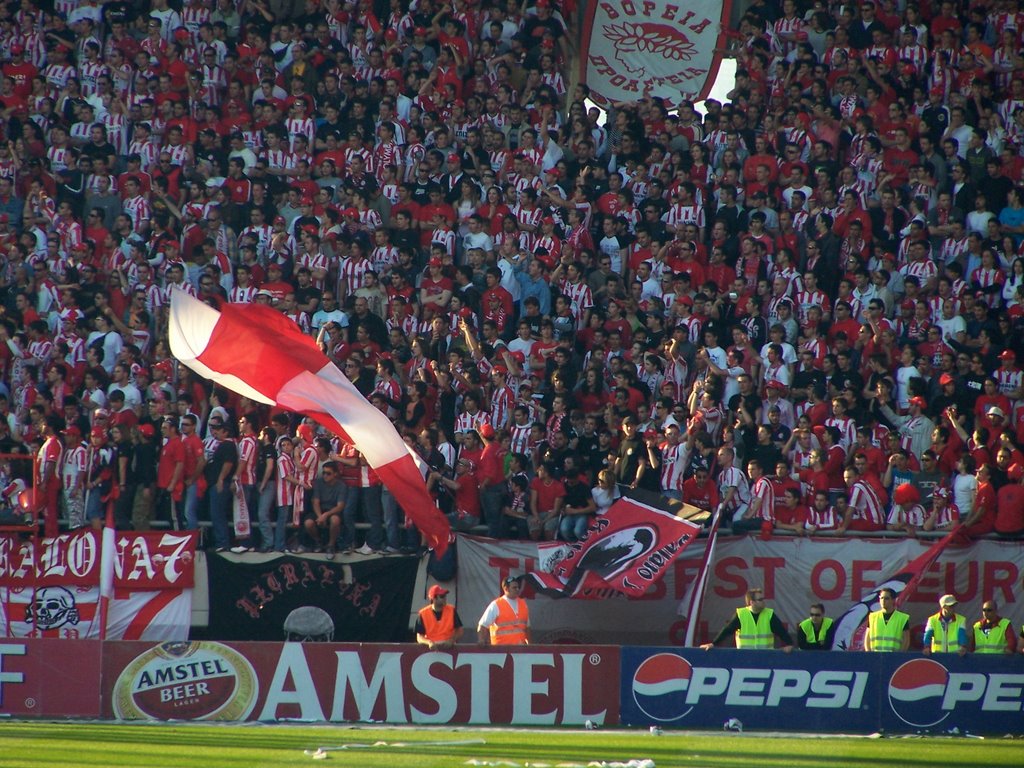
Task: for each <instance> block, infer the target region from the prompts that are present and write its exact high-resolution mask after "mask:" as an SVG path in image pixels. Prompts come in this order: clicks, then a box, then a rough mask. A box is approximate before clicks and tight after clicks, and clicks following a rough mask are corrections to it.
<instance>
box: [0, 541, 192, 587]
mask: <svg viewBox="0 0 1024 768" xmlns="http://www.w3.org/2000/svg"><path fill="white" fill-rule="evenodd" d="M197 540H198V534H197V533H195V532H191V533H189V532H181V533H172V532H160V531H147V532H145V533H138V532H134V531H118V532H117V533H116V534H115V538H114V562H113V574H114V581H113V586H114V587H115V588H121V589H132V590H153V589H187V588H190V587H192V586H193V584H194V580H195V567H194V566H195V557H196V541H197ZM41 545H42V546H41V551H40V552H38V553H37V552H36V551H35V549H34V548H33V546H32V542H31V540H23V539H20V538H19V537H18V536H14V535H6V534H5V535H0V586H4V587H23V588H24V587H28V588H31V587H45V586H54V585H60V586H65V587H67V586H86V587H88V586H99V584H100V570H101V569H100V559H101V542H100V536H99V535H98V534H97V533H96V532H95V531H92V530H88V529H79V530H77V531H71V532H70V533H65V534H62V535H60V536H57V537H55V538H52V539H43V540H42V542H41Z"/></svg>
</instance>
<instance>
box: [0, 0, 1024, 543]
mask: <svg viewBox="0 0 1024 768" xmlns="http://www.w3.org/2000/svg"><path fill="white" fill-rule="evenodd" d="M576 15H577V13H576V9H575V8H574V4H573V3H572V2H571V0H563V1H562V2H559V0H536V2H534V0H525V1H524V2H523V3H522V4H519V3H516V2H514V1H512V2H507V3H506V2H491V1H490V0H482V1H481V2H476V0H454V2H452V3H447V2H438V1H437V0H415V1H414V2H411V3H410V2H408V0H390V3H385V2H382V1H379V2H371V1H370V0H359V1H358V2H354V3H353V2H342V1H341V0H306V2H299V1H298V0H292V1H289V0H218V1H217V2H215V3H209V2H203V1H202V0H186V1H185V3H184V6H183V7H182V6H181V5H179V4H178V3H175V2H169V1H168V0H151V2H135V3H131V2H122V1H119V0H112V1H111V2H98V1H97V0H83V1H82V2H78V1H77V0H54V2H52V3H43V4H39V3H34V2H32V1H31V0H21V2H17V3H14V2H12V3H5V4H3V5H0V59H2V60H3V65H2V78H3V79H2V85H0V119H2V127H3V141H2V142H0V249H2V254H3V270H2V283H0V288H2V291H3V296H2V299H3V301H2V307H0V311H2V313H3V314H2V324H0V337H2V341H3V342H4V343H3V344H0V365H2V367H3V368H2V370H3V386H2V388H0V412H2V413H3V415H4V418H3V419H0V451H2V452H5V453H24V454H27V455H31V456H34V457H35V461H34V462H33V466H34V476H32V477H29V476H28V475H27V472H26V471H24V470H23V469H20V467H22V465H23V464H27V462H18V461H11V462H9V463H8V466H7V469H6V471H7V475H8V480H9V483H8V484H5V485H6V491H5V498H6V499H7V500H8V501H9V502H13V501H14V500H15V499H16V498H17V496H18V494H17V493H16V492H17V491H18V490H19V489H21V488H24V487H26V486H27V485H31V486H33V487H34V488H35V491H36V498H37V499H39V501H38V505H39V507H40V509H44V512H43V513H42V514H41V517H42V518H43V521H44V523H45V526H44V530H45V532H46V534H47V535H52V534H54V533H55V532H56V531H57V530H58V520H59V519H64V520H66V522H67V524H68V525H70V526H73V527H74V526H79V525H83V524H85V525H88V524H92V525H96V526H99V525H101V524H102V520H103V518H104V512H105V505H106V503H107V502H112V503H113V504H114V507H115V510H116V524H117V525H118V526H128V525H132V526H135V527H136V528H140V529H145V528H147V527H148V526H149V525H151V524H152V523H153V522H154V521H157V520H159V521H163V522H164V523H174V524H176V525H179V526H182V527H187V528H194V527H196V526H197V525H198V524H199V521H200V520H201V519H207V518H208V519H210V520H211V521H212V538H211V540H210V542H209V543H210V545H211V546H213V547H215V548H216V549H218V550H223V549H226V548H228V547H230V546H231V545H232V544H234V545H235V546H236V548H237V549H240V550H241V549H247V548H250V547H258V548H261V549H265V550H269V549H284V548H286V547H287V548H291V549H297V548H302V547H311V548H313V549H321V548H326V550H327V551H328V553H331V554H333V553H334V551H335V550H344V549H352V548H356V547H360V551H363V552H371V551H401V550H403V549H409V548H415V547H416V546H418V545H419V537H418V535H417V533H416V531H415V530H414V529H413V528H412V527H411V526H409V525H408V524H407V523H406V522H405V521H404V520H403V515H402V513H401V510H400V509H398V508H397V506H396V504H395V502H394V499H393V498H392V497H391V496H390V495H389V493H388V491H387V489H386V488H383V487H382V486H381V484H380V481H379V479H377V478H376V476H375V475H374V473H373V471H372V470H371V469H370V468H369V467H368V466H367V465H366V463H365V460H363V459H362V458H361V456H360V453H359V451H358V446H353V445H347V444H344V443H342V442H340V441H339V440H338V438H337V437H336V436H332V435H327V434H320V433H318V432H317V430H316V428H315V427H314V426H313V425H312V424H309V423H301V420H300V419H299V418H298V417H297V416H296V415H295V414H288V413H279V412H272V411H270V410H268V409H266V408H265V407H263V406H260V405H259V404H257V403H254V402H251V401H248V400H246V399H245V398H240V397H238V396H236V395H234V394H232V393H230V392H228V391H226V390H223V389H221V388H219V387H212V386H210V385H209V383H208V382H205V381H203V380H201V379H200V378H198V377H197V376H196V374H194V373H193V372H191V371H190V370H188V369H186V368H184V367H183V366H181V365H177V364H176V363H175V361H174V360H173V358H172V357H171V355H170V352H169V349H168V344H167V322H168V306H169V296H170V292H171V291H172V290H174V289H181V290H184V291H186V292H188V293H190V294H193V295H196V296H198V297H199V298H200V299H202V300H204V301H207V302H209V303H211V304H213V305H215V306H216V305H219V304H220V303H222V302H261V303H265V304H267V305H269V306H271V307H273V308H276V309H277V310H279V311H280V312H282V313H284V314H285V315H286V316H287V317H289V318H291V319H293V320H294V321H295V322H296V323H298V324H299V326H301V327H302V328H303V329H306V330H308V332H309V334H310V335H312V336H314V337H315V338H316V340H317V343H318V344H319V345H320V346H321V348H322V349H323V350H324V351H325V353H326V354H327V355H328V356H329V357H330V359H331V360H332V361H334V362H335V363H336V364H337V365H338V366H339V367H340V368H341V369H342V370H343V371H344V372H345V374H346V375H347V376H348V377H349V379H351V381H352V382H353V383H354V384H355V385H356V387H358V388H359V390H360V391H361V392H363V393H364V394H365V396H366V397H367V398H368V399H369V400H370V401H371V402H372V403H373V404H374V405H375V406H376V407H378V408H380V409H381V410H382V411H384V412H386V413H387V414H388V415H389V416H390V417H391V418H392V419H393V421H394V423H395V425H396V427H397V428H398V430H399V431H400V432H401V433H402V434H403V436H405V438H406V440H407V441H408V442H409V443H410V445H412V446H414V447H415V449H416V450H418V451H419V452H420V454H421V455H422V456H423V458H424V460H425V461H426V463H427V464H428V465H429V467H430V473H429V476H428V483H429V486H430V488H431V489H432V491H433V492H434V493H435V494H436V495H437V497H438V499H439V502H440V504H441V506H442V508H443V509H444V510H445V512H446V513H448V514H449V516H450V519H451V520H452V522H453V525H454V527H456V528H457V529H472V528H475V527H476V526H480V525H482V526H486V531H487V533H488V534H489V535H491V536H501V537H521V538H527V537H530V538H534V539H539V538H546V539H551V538H555V537H561V538H562V539H566V540H574V539H576V538H578V537H579V536H580V535H581V534H582V532H583V531H584V530H585V529H586V527H587V523H588V522H589V521H590V520H591V519H592V516H593V515H598V514H602V513H603V512H604V511H605V510H607V509H608V508H609V507H610V506H611V504H612V503H613V501H614V500H615V499H616V498H617V497H619V496H620V494H621V493H622V492H623V491H625V490H626V489H628V488H642V489H646V490H649V491H651V492H654V493H656V494H661V495H663V496H665V497H670V498H675V499H680V500H683V501H685V502H687V503H689V504H692V505H695V506H698V507H701V508H703V509H706V510H708V511H711V512H714V513H716V514H720V515H721V516H722V520H723V523H724V524H725V525H726V526H731V527H732V529H733V530H735V531H755V530H756V531H764V532H766V533H767V532H769V531H771V530H773V529H777V530H784V531H789V532H791V533H793V534H796V535H802V534H807V533H811V532H816V533H823V532H836V533H845V532H847V531H862V532H877V531H883V530H886V529H889V530H892V531H902V532H905V533H906V534H908V535H913V534H914V533H915V532H916V531H918V530H944V529H949V528H951V527H953V526H954V525H956V524H958V523H963V524H964V527H963V529H962V530H963V531H964V532H965V533H966V535H970V536H976V535H984V534H987V533H990V532H996V533H999V534H1004V535H1015V534H1018V533H1020V532H1021V531H1022V529H1024V503H1022V501H1024V484H1022V483H1024V449H1022V447H1021V446H1024V400H1022V398H1024V372H1022V371H1021V369H1020V368H1019V367H1018V365H1017V360H1018V358H1020V359H1022V360H1024V357H1021V356H1022V355H1024V335H1022V334H1021V333H1020V332H1019V329H1020V326H1021V324H1022V323H1024V317H1022V316H1024V303H1022V302H1024V259H1022V258H1021V257H1020V255H1019V254H1021V253H1022V243H1024V186H1022V184H1024V178H1022V171H1024V156H1022V155H1024V61H1022V59H1021V57H1020V48H1021V37H1022V33H1024V12H1019V11H1018V3H1017V2H1015V0H993V2H990V3H983V2H982V3H973V4H970V5H969V6H968V4H967V3H965V2H954V1H953V0H944V2H941V3H924V4H907V3H902V2H900V3H893V2H891V0H885V1H884V2H871V1H870V0H868V1H865V2H861V3H859V4H857V3H853V4H839V3H831V4H827V3H824V2H821V0H818V1H817V2H815V3H813V4H811V3H803V4H800V3H796V2H794V0H782V2H781V3H776V2H772V1H771V0H754V2H753V4H752V6H751V7H750V9H749V11H748V12H747V13H746V15H745V16H744V17H743V20H742V22H741V23H740V25H739V28H738V30H737V31H729V32H727V33H726V34H727V35H728V37H729V38H730V40H731V46H732V48H733V53H734V55H735V56H736V58H737V59H738V69H737V72H736V82H735V87H734V88H733V90H732V91H731V92H730V93H729V95H728V101H727V103H717V102H715V101H712V100H708V101H705V102H704V103H703V109H704V114H701V113H698V112H697V111H695V109H694V105H693V103H692V102H690V101H686V100H682V101H681V102H680V103H679V105H678V107H677V108H673V109H672V110H669V109H667V106H666V104H665V103H663V102H662V101H661V100H660V99H658V98H654V97H652V96H650V95H649V94H644V95H643V96H642V97H641V98H640V99H638V100H637V101H636V102H633V103H621V104H604V108H603V109H599V108H597V107H594V106H591V102H590V101H589V100H588V99H589V96H590V92H589V89H588V88H587V86H586V85H585V84H582V83H581V84H577V85H574V86H572V87H571V88H570V82H569V75H568V73H569V71H570V68H571V66H572V65H573V62H574V56H577V55H578V54H579V51H578V50H577V48H576V43H575V41H576V40H578V39H579V30H578V29H577V28H576V25H575V18H576ZM240 354H244V350H241V351H240ZM19 483H20V485H19ZM236 496H241V497H244V498H245V499H246V500H247V502H248V508H249V509H250V510H251V512H252V519H253V530H254V532H253V534H252V535H251V536H247V537H241V538H234V539H233V538H232V535H231V534H232V531H231V530H230V523H229V521H230V520H231V518H232V499H233V498H234V497H236ZM360 522H363V523H366V524H368V525H364V526H359V527H358V528H357V523H360ZM289 528H294V529H296V530H297V531H301V535H299V534H297V535H295V536H291V535H290V534H289ZM363 529H366V530H365V538H364V537H363Z"/></svg>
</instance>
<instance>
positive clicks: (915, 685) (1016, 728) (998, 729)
mask: <svg viewBox="0 0 1024 768" xmlns="http://www.w3.org/2000/svg"><path fill="white" fill-rule="evenodd" d="M899 657H902V658H896V659H893V661H894V662H895V663H893V664H886V665H885V666H884V668H883V670H882V672H883V681H884V687H883V690H882V701H881V703H880V706H879V708H878V710H879V713H880V715H881V727H882V728H884V729H885V730H887V731H908V730H909V731H915V732H916V731H930V732H932V733H935V732H948V731H951V730H953V729H954V728H956V729H959V730H960V732H968V733H977V734H993V735H1005V734H1008V733H1013V734H1020V733H1021V732H1022V731H1024V714H1022V712H1024V657H1022V656H1021V655H1020V654H1017V655H1016V656H1012V657H1007V656H978V655H973V656H967V657H964V658H961V657H960V656H956V655H938V654H936V655H932V656H930V657H923V656H914V657H909V656H908V655H906V654H899Z"/></svg>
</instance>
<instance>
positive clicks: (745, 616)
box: [701, 587, 793, 653]
mask: <svg viewBox="0 0 1024 768" xmlns="http://www.w3.org/2000/svg"><path fill="white" fill-rule="evenodd" d="M746 603H747V604H746V605H745V606H743V607H742V608H737V609H736V616H735V617H733V620H732V621H730V622H729V623H728V624H726V625H725V626H724V627H722V629H721V630H720V631H719V633H718V634H717V635H715V639H714V640H712V641H711V642H710V643H704V644H703V645H702V646H701V648H703V649H704V650H705V651H710V650H711V649H712V648H714V647H715V646H716V645H718V643H720V642H721V641H722V640H724V639H725V638H727V637H728V636H730V635H733V636H734V637H735V639H736V647H737V648H743V649H755V650H770V649H772V648H774V647H775V638H778V639H779V642H780V643H781V644H782V645H781V647H782V650H783V651H785V652H786V653H789V652H790V651H792V650H793V638H792V637H790V634H789V632H788V631H787V630H786V627H785V625H783V623H782V621H781V620H780V619H779V617H778V616H776V615H775V611H773V610H772V609H771V608H766V607H765V605H764V590H762V589H761V588H760V587H755V588H754V589H751V590H748V591H747V599H746Z"/></svg>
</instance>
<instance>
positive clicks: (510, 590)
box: [476, 575, 530, 645]
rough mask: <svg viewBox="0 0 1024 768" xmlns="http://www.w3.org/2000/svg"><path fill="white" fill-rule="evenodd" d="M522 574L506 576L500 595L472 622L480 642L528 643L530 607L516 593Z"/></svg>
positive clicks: (520, 586)
mask: <svg viewBox="0 0 1024 768" xmlns="http://www.w3.org/2000/svg"><path fill="white" fill-rule="evenodd" d="M522 587H523V577H522V576H511V575H509V576H506V577H505V579H504V580H503V581H502V582H501V592H502V594H501V597H499V598H497V599H496V600H492V601H491V603H490V605H488V606H487V608H486V609H484V613H483V615H482V616H481V617H480V621H478V622H477V624H476V638H477V642H478V643H479V644H480V645H529V644H530V609H529V607H528V606H527V605H526V600H524V599H523V598H521V597H520V596H519V592H520V590H521V589H522Z"/></svg>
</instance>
